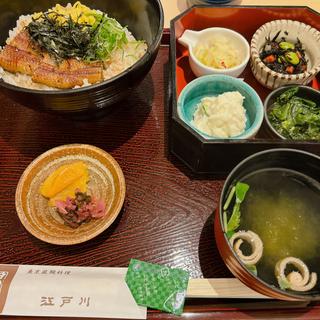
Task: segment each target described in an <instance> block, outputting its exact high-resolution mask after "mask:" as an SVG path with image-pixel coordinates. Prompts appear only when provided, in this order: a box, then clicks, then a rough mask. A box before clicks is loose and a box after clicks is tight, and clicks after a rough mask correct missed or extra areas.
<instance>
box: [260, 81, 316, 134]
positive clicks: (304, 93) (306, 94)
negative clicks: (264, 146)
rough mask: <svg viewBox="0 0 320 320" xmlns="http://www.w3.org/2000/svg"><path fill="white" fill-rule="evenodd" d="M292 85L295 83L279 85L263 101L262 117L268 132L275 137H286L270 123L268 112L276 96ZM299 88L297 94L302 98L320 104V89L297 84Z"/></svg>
mask: <svg viewBox="0 0 320 320" xmlns="http://www.w3.org/2000/svg"><path fill="white" fill-rule="evenodd" d="M293 87H297V85H292V86H284V87H280V88H278V89H276V90H273V91H272V92H271V93H270V94H269V95H268V96H267V97H266V99H265V101H264V118H265V120H266V123H267V125H268V128H269V130H270V132H271V133H272V135H273V136H275V137H277V138H281V139H288V138H286V137H285V136H283V135H281V134H280V133H279V132H278V131H277V130H276V129H275V128H274V127H273V126H272V124H271V122H270V120H269V117H268V113H269V111H270V110H271V108H272V105H273V104H274V103H275V102H276V100H277V98H278V97H279V96H280V95H281V94H282V93H283V92H285V91H286V90H288V89H290V88H293ZM298 87H299V90H298V92H297V96H298V97H301V98H304V99H308V100H311V101H314V102H316V103H317V105H318V106H320V91H318V90H315V89H313V88H311V87H307V86H298Z"/></svg>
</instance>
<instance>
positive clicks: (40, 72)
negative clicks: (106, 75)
mask: <svg viewBox="0 0 320 320" xmlns="http://www.w3.org/2000/svg"><path fill="white" fill-rule="evenodd" d="M0 66H1V67H2V68H3V69H5V70H7V71H9V72H12V73H16V72H20V73H23V74H27V75H29V76H31V78H32V80H33V81H34V82H37V83H41V84H45V85H47V86H49V87H54V88H59V89H70V88H73V87H75V86H82V85H83V82H84V80H85V79H87V80H88V82H89V83H91V84H93V83H97V82H100V81H102V80H103V72H102V71H103V65H102V62H84V61H79V60H77V59H66V60H63V61H62V62H59V63H58V62H57V61H55V60H54V59H53V58H51V57H50V56H49V54H48V53H45V52H43V51H42V50H41V49H40V48H39V47H38V46H37V45H36V44H35V43H34V42H33V41H32V39H31V38H30V36H29V34H28V32H27V31H26V30H22V31H21V32H20V33H18V34H17V36H16V37H15V38H13V39H12V40H11V42H10V43H9V44H7V45H6V46H5V47H4V49H3V50H2V51H1V52H0Z"/></svg>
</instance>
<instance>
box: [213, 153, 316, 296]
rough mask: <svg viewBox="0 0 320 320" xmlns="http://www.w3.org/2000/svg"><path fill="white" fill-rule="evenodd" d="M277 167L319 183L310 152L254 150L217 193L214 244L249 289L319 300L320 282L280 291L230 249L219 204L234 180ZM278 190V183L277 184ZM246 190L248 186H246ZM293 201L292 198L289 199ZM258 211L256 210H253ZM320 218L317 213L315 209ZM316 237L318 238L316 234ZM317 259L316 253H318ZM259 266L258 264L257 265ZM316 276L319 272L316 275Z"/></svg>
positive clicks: (269, 293) (267, 294)
mask: <svg viewBox="0 0 320 320" xmlns="http://www.w3.org/2000/svg"><path fill="white" fill-rule="evenodd" d="M275 168H276V169H277V170H282V171H283V172H284V171H288V170H290V171H291V172H292V171H294V172H296V173H298V174H302V175H304V176H307V177H310V178H311V179H312V180H313V181H316V182H317V183H320V157H319V156H316V155H314V154H312V153H308V152H305V151H300V150H296V149H269V150H266V151H262V152H259V153H256V154H254V155H252V156H250V157H248V158H246V159H244V160H243V161H241V162H240V163H239V164H238V165H237V166H236V167H235V168H234V169H233V170H232V171H231V173H230V174H229V176H228V177H227V179H226V181H225V183H224V186H223V189H222V193H221V196H220V202H219V208H218V209H217V212H216V214H215V220H214V233H215V239H216V243H217V246H218V249H219V252H220V255H221V257H222V258H223V260H224V262H225V264H226V265H227V267H228V268H229V269H230V271H231V272H232V273H233V274H234V275H235V276H236V277H237V278H238V279H239V280H241V281H242V282H243V283H244V284H246V285H247V286H248V287H250V288H251V289H253V290H255V291H257V292H259V293H261V294H263V295H265V296H269V297H271V298H275V299H281V300H291V301H293V300H307V301H310V300H320V282H319V280H318V282H317V284H316V286H315V288H313V289H312V290H310V291H308V292H297V291H291V290H286V291H285V290H281V289H279V288H278V287H277V286H274V285H271V284H270V283H267V282H265V281H264V280H262V279H261V278H259V271H258V276H256V275H254V274H253V273H251V272H250V271H249V270H248V269H247V268H246V267H245V265H244V263H243V262H242V261H241V260H240V259H239V257H238V255H237V254H236V253H235V251H234V250H233V248H232V246H231V244H230V242H229V240H228V238H227V236H226V234H225V232H224V223H223V206H224V204H225V202H226V199H227V197H228V194H229V192H230V189H231V186H233V185H234V184H235V182H236V181H241V180H243V179H244V178H245V177H246V176H248V175H249V174H252V173H254V172H256V171H260V170H270V169H275ZM279 190H280V186H279ZM249 192H250V189H249ZM279 192H280V191H279ZM292 201H293V203H294V201H295V200H294V199H292ZM257 214H259V212H257ZM319 217H320V212H319ZM319 239H320V237H319ZM318 256H319V258H320V253H319V252H318ZM257 268H259V265H258V266H257ZM318 277H319V275H318Z"/></svg>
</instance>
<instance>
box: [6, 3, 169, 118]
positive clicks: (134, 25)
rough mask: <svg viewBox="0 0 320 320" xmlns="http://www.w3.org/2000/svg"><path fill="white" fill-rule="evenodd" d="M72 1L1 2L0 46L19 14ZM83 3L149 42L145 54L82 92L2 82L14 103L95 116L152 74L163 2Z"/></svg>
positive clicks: (159, 39)
mask: <svg viewBox="0 0 320 320" xmlns="http://www.w3.org/2000/svg"><path fill="white" fill-rule="evenodd" d="M68 2H72V3H74V2H75V1H70V0H37V1H25V0H1V2H0V45H4V43H5V40H6V39H7V37H8V33H9V30H11V29H13V28H14V27H15V25H16V20H17V19H18V17H19V16H20V15H25V14H32V13H33V12H39V11H46V10H48V9H49V8H51V7H53V6H54V5H56V4H57V3H59V4H61V5H66V4H67V3H68ZM81 3H83V4H85V5H87V6H89V7H91V8H94V9H99V10H101V11H103V12H106V13H107V14H108V15H109V16H110V17H113V18H115V19H117V20H118V21H119V22H120V24H122V25H123V26H127V27H128V29H129V30H130V31H131V32H132V34H133V35H134V36H135V38H136V39H139V40H140V39H144V40H145V41H146V42H147V45H148V50H147V52H146V54H145V55H144V56H143V57H142V58H141V59H140V60H139V61H137V62H136V63H135V64H134V65H133V66H131V67H130V68H129V69H127V70H125V71H124V72H122V73H120V74H119V75H117V76H115V77H113V78H111V79H109V80H106V81H103V82H101V83H98V84H94V85H91V86H88V87H83V88H79V89H68V90H58V91H41V90H31V89H24V88H20V87H17V86H14V85H11V84H8V83H5V82H4V81H2V80H0V86H1V89H2V91H3V92H4V93H5V94H7V95H8V96H9V97H11V98H12V99H13V100H15V101H17V102H18V103H21V104H23V105H25V106H28V107H31V108H33V109H35V110H38V111H48V112H55V113H60V114H79V113H89V114H90V113H94V112H97V111H100V110H102V109H107V108H111V107H112V105H114V104H115V103H116V102H118V101H119V100H121V99H123V98H125V97H126V96H127V95H128V93H129V92H130V91H131V89H132V88H134V87H135V86H137V85H138V84H139V83H140V81H141V80H142V79H143V78H144V77H145V76H146V74H147V73H148V72H149V70H150V68H151V66H152V64H153V62H154V60H155V58H156V55H157V52H158V49H159V46H160V41H161V36H162V30H163V10H162V6H161V3H160V0H135V1H131V0H116V1H113V0H81Z"/></svg>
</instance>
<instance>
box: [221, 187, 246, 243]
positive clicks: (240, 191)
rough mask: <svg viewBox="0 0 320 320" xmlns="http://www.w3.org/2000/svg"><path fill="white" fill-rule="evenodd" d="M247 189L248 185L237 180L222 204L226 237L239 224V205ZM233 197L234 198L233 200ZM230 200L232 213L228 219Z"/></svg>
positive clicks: (230, 234)
mask: <svg viewBox="0 0 320 320" xmlns="http://www.w3.org/2000/svg"><path fill="white" fill-rule="evenodd" d="M248 190H249V185H247V184H246V183H242V182H237V183H236V185H235V186H233V187H232V189H231V191H230V193H229V195H228V197H227V200H226V202H225V204H224V206H223V210H224V213H223V220H224V221H223V223H224V229H225V230H224V231H225V232H226V233H227V236H228V237H231V236H232V234H233V233H234V231H235V230H236V229H237V228H239V225H240V217H241V213H240V205H241V203H242V202H243V200H244V198H245V196H246V193H247V191H248ZM234 198H235V200H233V199H234ZM231 202H234V205H233V209H232V213H231V216H230V219H229V220H228V214H227V211H228V208H229V207H230V204H231Z"/></svg>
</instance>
